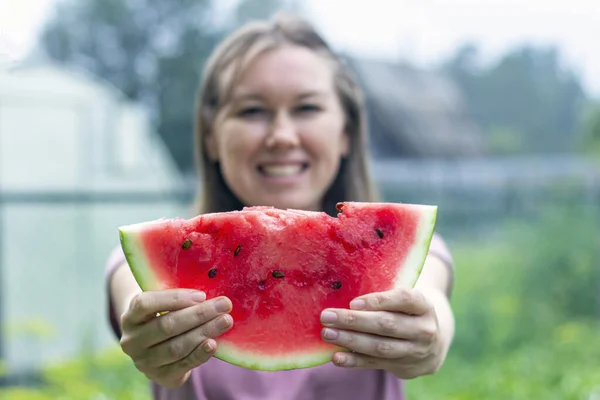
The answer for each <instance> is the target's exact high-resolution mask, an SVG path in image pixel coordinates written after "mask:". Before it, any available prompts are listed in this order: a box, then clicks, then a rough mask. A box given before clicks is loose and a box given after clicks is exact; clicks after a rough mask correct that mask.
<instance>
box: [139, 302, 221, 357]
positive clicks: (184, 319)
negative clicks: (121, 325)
mask: <svg viewBox="0 0 600 400" xmlns="http://www.w3.org/2000/svg"><path fill="white" fill-rule="evenodd" d="M231 309H232V304H231V300H229V299H228V298H227V297H217V298H214V299H211V300H207V301H204V302H202V303H200V304H196V305H194V306H192V307H188V308H184V309H182V310H178V311H172V312H169V313H167V314H165V315H161V316H160V317H158V318H155V319H154V320H152V321H150V322H149V323H147V324H145V325H144V326H142V327H140V329H139V332H138V335H137V337H138V338H137V342H138V343H139V344H140V345H142V346H144V347H150V346H154V345H156V344H157V343H160V342H162V341H165V340H167V339H169V338H172V337H176V336H178V335H181V334H183V333H185V332H188V331H190V330H192V329H194V328H196V327H199V326H203V325H204V324H206V323H208V322H209V321H212V320H214V319H215V318H217V317H218V316H219V315H222V314H225V313H228V312H230V311H231Z"/></svg>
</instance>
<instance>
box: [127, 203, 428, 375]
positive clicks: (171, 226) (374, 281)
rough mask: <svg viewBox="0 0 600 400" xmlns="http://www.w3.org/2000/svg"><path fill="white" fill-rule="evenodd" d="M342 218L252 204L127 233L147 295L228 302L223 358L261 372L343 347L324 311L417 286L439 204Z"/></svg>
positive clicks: (306, 362) (344, 207) (368, 208)
mask: <svg viewBox="0 0 600 400" xmlns="http://www.w3.org/2000/svg"><path fill="white" fill-rule="evenodd" d="M338 210H339V214H338V215H337V218H336V217H331V216H329V215H327V214H325V213H323V212H310V211H298V210H280V209H276V208H272V207H246V208H244V209H243V210H242V211H234V212H227V213H213V214H204V215H199V216H197V217H194V218H192V219H189V220H185V219H181V218H175V219H160V220H156V221H150V222H144V223H139V224H134V225H129V226H123V227H120V228H119V231H120V238H121V246H122V248H123V250H124V252H125V255H126V258H127V261H128V263H129V266H130V268H131V270H132V272H133V274H134V276H135V278H136V280H137V282H138V283H139V285H140V287H141V288H142V289H143V290H160V289H165V288H194V289H200V290H203V291H204V292H206V294H207V297H208V298H213V297H217V296H221V295H224V296H227V297H229V298H230V299H231V302H232V303H233V310H232V312H231V316H232V317H233V320H234V326H233V328H232V329H231V330H229V331H228V332H226V333H225V334H223V335H222V336H220V337H219V338H217V343H218V349H217V352H216V353H215V357H217V358H219V359H221V360H224V361H226V362H229V363H231V364H235V365H238V366H241V367H245V368H250V369H258V370H268V371H274V370H287V369H297V368H307V367H311V366H316V365H320V364H324V363H326V362H329V361H330V360H331V356H332V355H333V353H334V352H336V351H340V350H341V351H343V350H344V349H341V348H339V347H337V346H334V345H331V344H328V343H325V342H324V341H323V340H322V339H321V337H320V330H321V328H322V327H321V324H320V320H319V317H320V313H321V311H322V310H323V309H325V308H328V307H344V308H347V307H348V304H349V302H350V301H351V300H352V299H353V298H355V297H357V296H359V295H363V294H366V293H372V292H377V291H385V290H389V289H392V288H394V287H399V286H405V287H412V286H413V285H414V284H415V282H416V280H417V278H418V276H419V274H420V272H421V269H422V267H423V264H424V261H425V257H426V255H427V252H428V250H429V244H430V241H431V238H432V235H433V229H434V225H435V220H436V216H437V207H436V206H425V205H408V204H395V203H358V202H344V203H339V204H338Z"/></svg>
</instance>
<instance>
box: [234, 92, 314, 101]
mask: <svg viewBox="0 0 600 400" xmlns="http://www.w3.org/2000/svg"><path fill="white" fill-rule="evenodd" d="M323 95H325V92H324V91H320V90H309V91H305V92H302V93H300V94H299V95H298V96H296V97H297V99H305V98H307V97H314V96H323ZM232 100H233V101H244V100H263V96H261V95H260V94H259V93H253V92H252V93H243V94H234V95H233V98H232Z"/></svg>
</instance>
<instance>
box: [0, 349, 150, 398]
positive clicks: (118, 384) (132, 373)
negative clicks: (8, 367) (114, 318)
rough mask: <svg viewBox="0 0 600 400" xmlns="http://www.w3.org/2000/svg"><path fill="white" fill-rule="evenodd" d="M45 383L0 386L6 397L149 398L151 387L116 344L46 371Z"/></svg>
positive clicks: (0, 396)
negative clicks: (41, 384)
mask: <svg viewBox="0 0 600 400" xmlns="http://www.w3.org/2000/svg"><path fill="white" fill-rule="evenodd" d="M42 380H43V386H39V387H15V388H5V389H0V399H2V400H4V399H6V400H9V399H10V400H109V399H110V400H112V399H118V400H148V399H150V398H151V397H150V388H149V386H148V382H147V380H146V377H145V376H144V375H142V374H140V373H139V372H138V371H137V370H136V369H135V368H134V367H133V365H132V363H131V362H130V360H129V359H128V358H127V356H126V355H125V354H124V353H123V352H122V351H121V349H120V348H118V347H116V348H115V349H111V350H110V351H107V352H106V353H104V354H100V355H92V354H89V353H83V354H82V356H81V357H80V358H78V359H76V360H73V361H70V362H66V363H64V364H60V365H55V366H50V367H47V368H46V369H44V371H43V376H42Z"/></svg>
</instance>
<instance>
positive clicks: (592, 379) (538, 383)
mask: <svg viewBox="0 0 600 400" xmlns="http://www.w3.org/2000/svg"><path fill="white" fill-rule="evenodd" d="M598 223H599V219H598V215H597V212H595V210H593V209H592V208H589V209H584V208H562V209H549V210H547V211H542V212H541V213H540V216H539V217H538V218H537V220H536V221H533V222H530V223H527V222H525V221H521V222H518V223H514V224H509V225H508V226H507V227H506V233H505V234H504V238H503V239H501V240H498V241H497V242H496V243H494V244H489V243H487V244H485V245H481V244H479V243H463V244H458V245H456V246H455V247H454V248H453V252H454V257H455V262H456V285H455V292H454V296H453V301H452V302H453V308H454V310H455V315H456V324H457V329H456V336H455V341H454V343H453V346H452V349H451V351H450V353H449V355H448V359H447V362H446V364H445V365H444V366H443V368H442V369H441V370H440V371H439V372H438V373H437V374H436V375H434V376H428V377H424V378H421V379H416V380H413V381H410V382H408V391H409V394H410V398H415V399H419V398H423V399H443V400H476V399H477V400H479V399H486V400H495V399H498V400H500V399H511V400H520V399H523V400H525V399H544V400H552V399H556V400H559V399H560V400H567V399H587V398H589V395H590V394H591V393H592V392H593V391H594V390H600V365H599V364H598V361H597V360H598V359H599V358H600V335H598V333H599V332H600V325H599V319H598V317H599V316H600V290H598V287H600V276H599V271H600V233H599V232H598V229H597V226H598ZM598 393H599V394H600V391H599V392H598Z"/></svg>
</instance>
